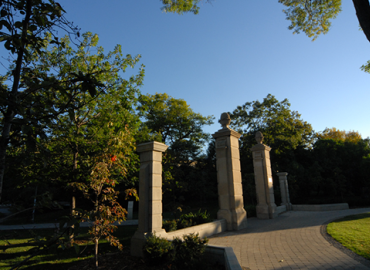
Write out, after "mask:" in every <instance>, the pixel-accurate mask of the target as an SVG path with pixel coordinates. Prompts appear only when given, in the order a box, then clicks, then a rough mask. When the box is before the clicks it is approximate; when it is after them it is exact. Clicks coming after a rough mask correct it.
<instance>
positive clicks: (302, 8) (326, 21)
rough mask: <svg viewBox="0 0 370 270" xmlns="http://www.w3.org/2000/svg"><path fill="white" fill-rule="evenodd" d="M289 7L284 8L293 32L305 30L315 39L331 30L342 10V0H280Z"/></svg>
mask: <svg viewBox="0 0 370 270" xmlns="http://www.w3.org/2000/svg"><path fill="white" fill-rule="evenodd" d="M279 3H281V4H283V5H284V6H286V7H287V9H285V10H283V12H284V13H285V15H286V19H287V20H289V21H290V22H291V25H290V26H289V27H288V28H289V30H293V33H297V34H299V33H300V32H301V31H303V32H304V33H305V34H306V35H307V36H308V37H310V38H312V40H315V39H316V38H317V37H318V36H319V35H320V34H326V33H327V32H328V31H329V28H330V25H331V22H330V20H332V19H335V18H336V17H337V15H338V14H339V12H340V11H341V5H342V1H341V0H279Z"/></svg>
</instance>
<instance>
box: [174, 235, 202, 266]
mask: <svg viewBox="0 0 370 270" xmlns="http://www.w3.org/2000/svg"><path fill="white" fill-rule="evenodd" d="M207 243H208V239H207V238H204V239H201V238H200V237H199V234H193V233H192V234H189V235H184V240H181V239H179V238H175V239H174V240H173V241H172V245H173V247H174V253H175V254H174V256H173V259H174V265H175V266H176V268H177V269H192V268H193V269H200V268H201V264H202V255H203V254H204V251H205V249H206V244H207Z"/></svg>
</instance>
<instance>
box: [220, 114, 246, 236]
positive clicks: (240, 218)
mask: <svg viewBox="0 0 370 270" xmlns="http://www.w3.org/2000/svg"><path fill="white" fill-rule="evenodd" d="M219 122H220V123H221V125H222V127H223V128H222V129H220V130H219V131H217V132H216V133H215V134H213V137H214V138H215V139H216V156H217V182H218V202H219V207H220V210H219V211H218V212H217V218H218V219H226V222H227V229H228V230H241V229H244V228H246V227H247V212H246V211H245V210H244V203H243V188H242V178H241V173H240V157H239V137H240V134H239V133H237V132H236V131H234V130H232V129H230V128H229V124H230V116H229V114H228V113H223V114H222V115H221V120H220V121H219Z"/></svg>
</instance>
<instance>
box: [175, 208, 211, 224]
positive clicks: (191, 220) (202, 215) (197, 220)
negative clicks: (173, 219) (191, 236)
mask: <svg viewBox="0 0 370 270" xmlns="http://www.w3.org/2000/svg"><path fill="white" fill-rule="evenodd" d="M210 216H211V215H210V214H208V213H207V211H204V212H202V211H201V210H200V209H199V210H198V212H196V213H192V212H190V213H187V214H182V215H181V216H180V219H179V221H178V223H177V228H178V229H182V228H187V227H191V226H195V225H199V224H203V223H207V222H211V221H212V219H211V217H210Z"/></svg>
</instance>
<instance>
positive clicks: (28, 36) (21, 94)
mask: <svg viewBox="0 0 370 270" xmlns="http://www.w3.org/2000/svg"><path fill="white" fill-rule="evenodd" d="M64 13H65V11H64V10H63V9H62V8H61V6H60V5H59V4H58V3H55V2H54V1H52V0H50V1H48V2H45V1H42V0H8V1H1V3H0V15H1V20H0V28H2V31H1V32H0V42H4V47H5V48H6V49H7V50H8V51H9V53H11V54H12V55H14V58H15V60H14V64H13V65H11V66H10V68H9V72H8V74H7V75H6V76H2V77H1V81H2V84H1V87H0V91H1V93H0V112H1V116H0V118H1V123H0V125H1V127H2V132H1V137H0V200H1V195H2V185H3V178H4V171H5V157H6V150H7V148H8V146H9V141H10V140H11V137H12V136H13V134H14V132H13V130H12V129H13V128H14V127H13V126H14V125H18V129H20V128H21V127H24V128H26V129H27V126H28V125H27V124H29V121H28V118H27V112H28V113H31V111H32V110H31V108H32V109H35V108H37V107H38V106H42V105H44V104H40V103H38V104H33V105H34V106H32V105H30V104H28V106H25V104H24V102H25V101H27V100H28V98H29V97H30V96H31V95H33V94H34V92H36V91H38V90H39V89H41V88H45V87H49V86H50V87H51V86H53V85H55V83H56V82H55V80H54V77H53V76H48V77H44V78H39V79H38V81H36V78H32V83H31V82H28V83H26V84H25V82H26V81H25V79H22V74H23V73H24V72H26V71H27V65H28V64H29V62H30V59H31V54H32V52H36V53H38V52H39V51H40V50H41V48H42V47H43V46H44V34H45V32H51V33H52V40H51V42H53V43H54V44H56V45H60V42H59V40H58V38H57V37H56V35H55V32H56V30H57V29H58V28H61V29H65V30H67V31H69V32H70V33H72V34H75V33H76V34H78V31H77V28H75V27H74V26H73V25H72V24H71V23H70V22H68V21H67V20H66V19H65V17H64V16H63V14H64ZM82 77H84V76H81V77H80V78H79V79H78V81H81V79H82V80H83V79H85V77H84V78H82ZM28 79H31V78H28ZM5 82H10V85H9V86H7V85H6V83H5ZM31 84H32V87H30V86H31ZM91 89H92V88H91ZM35 105H36V106H35ZM58 109H59V110H58V111H56V110H55V108H54V112H50V111H49V112H47V113H46V114H44V115H42V116H41V118H47V117H50V113H51V114H53V113H61V112H62V111H63V107H61V108H58ZM27 122H28V123H27ZM34 131H35V130H34ZM27 137H28V139H30V140H31V141H32V140H33V141H34V138H32V137H34V136H31V135H30V136H27Z"/></svg>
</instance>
